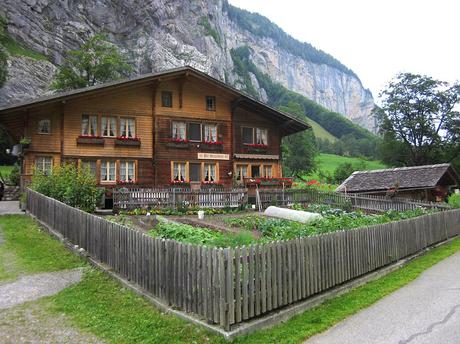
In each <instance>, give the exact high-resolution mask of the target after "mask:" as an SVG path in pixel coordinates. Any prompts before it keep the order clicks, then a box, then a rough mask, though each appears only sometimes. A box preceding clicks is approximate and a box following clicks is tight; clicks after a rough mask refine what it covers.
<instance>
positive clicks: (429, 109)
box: [374, 73, 460, 165]
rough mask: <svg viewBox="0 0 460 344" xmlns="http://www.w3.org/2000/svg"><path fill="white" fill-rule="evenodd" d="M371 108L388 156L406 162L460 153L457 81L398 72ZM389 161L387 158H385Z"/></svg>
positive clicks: (432, 160) (449, 157) (459, 87)
mask: <svg viewBox="0 0 460 344" xmlns="http://www.w3.org/2000/svg"><path fill="white" fill-rule="evenodd" d="M380 97H381V100H382V106H381V107H380V108H376V109H374V114H375V116H376V117H377V120H378V123H379V127H380V131H381V133H382V134H383V136H384V138H385V137H386V138H387V139H389V140H393V147H391V141H390V146H388V141H387V142H384V145H386V147H384V151H385V155H386V157H387V159H388V156H389V155H391V152H389V150H391V148H393V154H394V155H395V156H396V157H397V159H401V154H403V156H404V155H406V156H405V158H406V159H407V161H406V164H407V165H423V164H428V163H437V162H444V161H452V160H453V159H455V158H456V157H457V156H458V154H459V152H460V129H459V128H460V113H459V112H458V111H456V110H455V106H456V104H458V102H459V101H460V84H454V85H452V86H451V85H449V84H448V83H446V82H443V81H439V80H435V79H433V78H431V77H429V76H424V75H417V74H411V73H401V74H398V75H397V76H396V77H395V79H393V80H392V81H391V82H390V83H389V84H388V86H387V87H386V89H384V90H383V91H382V92H381V94H380ZM387 162H389V161H387Z"/></svg>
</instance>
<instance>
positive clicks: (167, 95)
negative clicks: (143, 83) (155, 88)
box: [161, 91, 172, 107]
mask: <svg viewBox="0 0 460 344" xmlns="http://www.w3.org/2000/svg"><path fill="white" fill-rule="evenodd" d="M161 106H163V107H172V92H171V91H163V92H161Z"/></svg>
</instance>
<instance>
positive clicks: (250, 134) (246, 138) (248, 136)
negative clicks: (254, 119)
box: [243, 127, 254, 144]
mask: <svg viewBox="0 0 460 344" xmlns="http://www.w3.org/2000/svg"><path fill="white" fill-rule="evenodd" d="M243 143H247V144H253V143H254V128H246V127H243Z"/></svg>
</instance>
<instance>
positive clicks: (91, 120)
mask: <svg viewBox="0 0 460 344" xmlns="http://www.w3.org/2000/svg"><path fill="white" fill-rule="evenodd" d="M81 134H82V135H84V136H97V116H90V115H83V116H82V118H81Z"/></svg>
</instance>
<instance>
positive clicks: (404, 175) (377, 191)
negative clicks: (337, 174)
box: [336, 163, 460, 202]
mask: <svg viewBox="0 0 460 344" xmlns="http://www.w3.org/2000/svg"><path fill="white" fill-rule="evenodd" d="M459 186H460V177H459V175H458V173H457V172H456V171H455V170H454V168H453V167H452V165H451V164H447V163H446V164H437V165H424V166H413V167H401V168H389V169H384V170H373V171H356V172H354V173H353V174H352V175H351V176H349V177H348V178H347V179H346V180H345V181H344V182H343V183H342V184H341V185H340V186H339V187H338V188H337V190H336V191H338V192H344V193H359V194H373V195H381V196H388V197H393V196H397V197H404V198H409V199H414V200H424V201H433V202H435V201H437V202H442V201H444V200H445V199H446V197H447V196H448V195H449V194H450V193H452V192H453V191H454V190H455V189H458V188H459Z"/></svg>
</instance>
